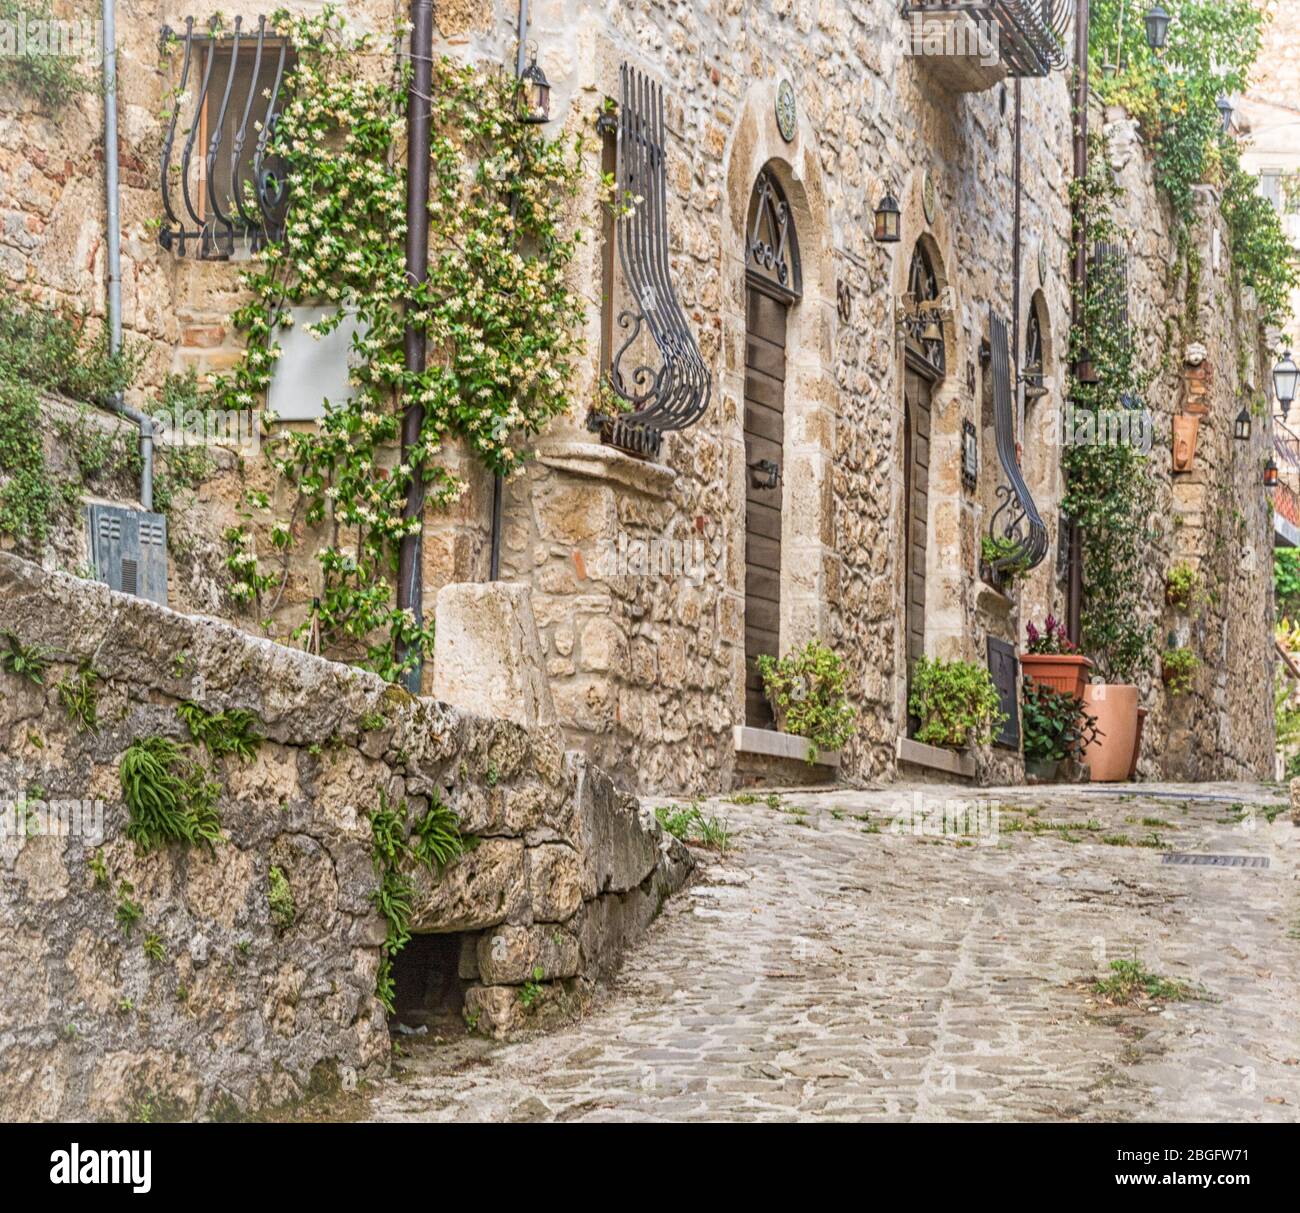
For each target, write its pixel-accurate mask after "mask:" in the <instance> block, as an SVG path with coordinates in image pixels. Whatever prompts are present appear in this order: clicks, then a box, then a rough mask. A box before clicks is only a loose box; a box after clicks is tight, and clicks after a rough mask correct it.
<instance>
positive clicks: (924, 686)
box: [907, 657, 1003, 750]
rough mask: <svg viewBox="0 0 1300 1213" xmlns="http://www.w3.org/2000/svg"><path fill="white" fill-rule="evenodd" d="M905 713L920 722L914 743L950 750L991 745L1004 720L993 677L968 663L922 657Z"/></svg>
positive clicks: (917, 667)
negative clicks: (908, 713)
mask: <svg viewBox="0 0 1300 1213" xmlns="http://www.w3.org/2000/svg"><path fill="white" fill-rule="evenodd" d="M907 709H908V711H909V712H911V713H912V715H913V716H915V717H916V718H917V719H918V720H919V721H920V722H921V727H920V728H919V729H918V730H917V733H916V740H917V741H920V742H924V743H925V744H926V745H934V746H942V747H943V748H945V749H949V750H963V749H965V748H966V747H967V746H968V745H970V744H971V742H972V741H974V742H979V743H985V742H988V741H991V740H992V739H993V730H994V729H996V728H997V727H998V726H999V725H1000V724H1001V723H1002V720H1003V713H1002V705H1001V703H1000V702H999V700H998V692H997V688H996V687H994V685H993V678H992V676H991V675H990V674H989V672H988V670H987V669H985V668H984V667H983V666H982V665H976V664H975V663H974V662H970V661H931V660H930V659H929V658H927V657H922V658H921V660H920V661H918V662H917V663H916V669H915V670H914V671H913V673H912V693H911V695H909V696H908V700H907Z"/></svg>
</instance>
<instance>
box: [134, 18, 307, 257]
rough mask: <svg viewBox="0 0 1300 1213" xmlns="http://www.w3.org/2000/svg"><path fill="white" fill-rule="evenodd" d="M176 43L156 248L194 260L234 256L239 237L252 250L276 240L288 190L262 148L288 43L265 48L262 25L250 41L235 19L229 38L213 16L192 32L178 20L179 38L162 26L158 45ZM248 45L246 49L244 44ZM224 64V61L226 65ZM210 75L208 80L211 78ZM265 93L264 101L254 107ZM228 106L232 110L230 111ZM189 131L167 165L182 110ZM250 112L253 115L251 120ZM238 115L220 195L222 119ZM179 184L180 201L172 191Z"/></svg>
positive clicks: (271, 128) (276, 104) (276, 105)
mask: <svg viewBox="0 0 1300 1213" xmlns="http://www.w3.org/2000/svg"><path fill="white" fill-rule="evenodd" d="M173 38H175V39H177V40H179V41H180V42H181V43H182V45H183V47H184V57H183V58H182V60H181V76H180V83H179V85H178V87H177V90H176V102H175V104H174V105H173V106H172V112H171V118H170V119H169V120H168V123H167V133H166V135H165V137H164V138H163V146H162V159H161V171H160V174H159V185H160V188H161V191H162V204H163V214H164V216H165V220H166V221H165V223H164V224H163V227H162V230H161V231H160V232H159V234H158V243H159V244H161V245H162V247H163V248H165V249H171V250H174V251H175V252H176V253H177V255H178V256H181V257H184V256H185V255H186V252H187V251H188V248H190V247H192V248H194V250H195V251H196V253H197V255H198V256H199V257H203V258H213V259H217V258H225V257H229V256H231V255H232V254H233V253H234V251H235V244H236V241H237V240H246V241H247V242H248V244H249V248H250V250H252V251H255V250H257V249H258V248H260V247H262V245H264V244H265V243H266V242H267V241H268V240H272V239H275V238H277V237H278V236H279V234H280V232H281V231H282V230H283V225H284V210H285V202H286V200H287V190H286V185H285V181H284V174H283V173H282V172H280V171H278V168H279V166H278V165H277V164H275V163H273V160H274V158H268V156H267V144H268V141H269V140H270V138H271V134H272V132H273V131H274V129H275V122H276V118H277V116H278V114H279V101H280V88H281V85H282V84H283V82H284V72H285V66H286V64H287V61H288V54H289V46H288V42H287V41H285V40H283V39H281V40H280V41H279V44H278V46H274V47H268V32H267V22H266V18H265V17H259V18H258V19H257V33H256V36H255V37H253V36H252V35H245V33H244V29H243V18H242V17H236V18H235V22H234V28H233V30H232V31H231V33H230V34H229V35H227V34H224V33H223V32H222V31H221V29H220V23H219V20H218V18H216V17H214V18H213V19H212V21H211V22H210V23H209V25H208V28H207V30H206V31H200V32H195V29H194V18H193V17H187V18H186V20H185V30H184V33H179V32H177V31H175V30H172V29H171V28H170V27H169V26H164V27H163V30H162V41H163V43H164V45H165V44H166V43H168V42H169V41H170V40H171V39H173ZM250 45H251V46H252V50H251V52H250V51H249V49H248V48H249V46H250ZM241 54H244V55H245V56H246V58H247V57H248V56H250V55H251V58H252V70H251V73H250V74H249V76H248V81H247V85H246V87H245V89H244V93H243V97H242V99H241V98H240V97H239V96H238V93H239V89H238V87H237V83H236V82H237V79H238V77H239V75H240V69H241V67H243V66H245V62H246V59H245V60H241V58H240V56H241ZM196 55H201V56H202V67H201V69H200V68H199V67H197V66H196ZM272 55H274V56H275V67H274V75H273V77H272V78H271V80H270V83H269V84H268V83H267V82H266V69H264V66H263V65H264V63H266V64H267V65H268V66H269V63H270V61H271V56H272ZM227 60H228V61H227ZM199 71H201V73H202V74H201V77H200V79H199V87H198V92H197V93H196V94H195V97H194V103H193V108H192V109H190V108H189V107H187V106H186V105H185V98H186V96H187V89H188V88H189V86H190V78H191V75H192V74H194V73H196V72H199ZM214 77H215V79H214ZM263 91H265V93H266V94H267V95H266V104H265V106H264V107H263V106H259V105H258V101H259V99H260V95H261V93H262V92H263ZM232 103H234V105H235V107H236V108H234V109H232ZM183 109H185V110H186V114H185V117H186V118H187V119H188V126H186V127H184V128H183V129H184V132H185V142H184V145H183V146H182V148H181V154H180V160H179V163H176V164H174V163H173V157H174V153H175V146H176V132H177V129H178V127H180V123H181V118H182V110H183ZM255 112H258V113H259V114H260V116H259V117H257V118H256V119H255V118H254V114H255ZM231 113H237V114H239V115H240V120H239V126H238V128H237V129H236V130H234V132H233V134H232V135H231V138H230V153H229V157H228V159H227V160H226V161H225V166H226V167H227V168H228V169H229V182H228V184H229V193H228V194H226V195H225V196H224V197H223V196H222V193H221V190H220V189H219V186H218V180H217V177H218V174H217V166H218V163H219V161H220V160H221V155H222V145H223V144H224V143H225V142H226V135H227V122H226V118H227V115H228V114H231ZM252 121H255V122H256V125H257V128H258V136H257V140H256V143H255V144H254V146H253V148H252V150H251V154H250V151H249V149H248V147H247V144H248V131H249V123H250V122H252ZM205 124H206V126H207V129H208V132H209V137H208V141H207V147H206V148H203V149H200V156H201V160H200V162H199V163H196V162H195V159H194V154H195V149H196V147H197V146H198V142H199V137H200V132H201V131H202V130H203V128H204V126H205ZM200 166H201V168H202V180H203V189H202V191H201V192H199V193H198V195H197V197H196V196H195V195H196V191H195V188H194V187H195V186H196V185H197V184H198V182H197V178H198V176H199V172H198V169H199V167H200ZM177 181H178V182H179V190H178V191H177V192H178V193H179V203H180V207H179V208H178V207H177V199H176V196H175V193H174V191H176V190H177V184H176V183H177Z"/></svg>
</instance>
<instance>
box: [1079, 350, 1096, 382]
mask: <svg viewBox="0 0 1300 1213" xmlns="http://www.w3.org/2000/svg"><path fill="white" fill-rule="evenodd" d="M1074 377H1075V378H1076V379H1077V380H1078V381H1079V382H1080V383H1100V382H1101V377H1100V376H1099V375H1098V374H1097V367H1096V365H1095V364H1094V363H1093V361H1092V353H1091V351H1089V350H1084V351H1083V353H1081V354H1080V355H1079V361H1078V362H1076V363H1075V364H1074Z"/></svg>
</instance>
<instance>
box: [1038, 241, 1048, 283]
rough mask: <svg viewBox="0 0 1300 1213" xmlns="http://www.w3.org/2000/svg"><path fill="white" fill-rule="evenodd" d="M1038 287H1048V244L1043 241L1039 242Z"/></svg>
mask: <svg viewBox="0 0 1300 1213" xmlns="http://www.w3.org/2000/svg"><path fill="white" fill-rule="evenodd" d="M1038 285H1039V286H1046V285H1047V244H1046V243H1045V242H1044V241H1042V240H1040V241H1039V242H1038Z"/></svg>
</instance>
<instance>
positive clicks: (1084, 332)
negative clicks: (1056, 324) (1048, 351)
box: [1062, 135, 1154, 682]
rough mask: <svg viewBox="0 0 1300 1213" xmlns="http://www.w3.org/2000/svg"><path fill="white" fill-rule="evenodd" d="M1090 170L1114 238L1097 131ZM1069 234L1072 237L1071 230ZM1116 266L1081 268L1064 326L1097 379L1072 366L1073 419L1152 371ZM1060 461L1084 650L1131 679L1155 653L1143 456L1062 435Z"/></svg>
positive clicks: (1130, 401) (1091, 230)
mask: <svg viewBox="0 0 1300 1213" xmlns="http://www.w3.org/2000/svg"><path fill="white" fill-rule="evenodd" d="M1091 142H1092V146H1091V147H1090V148H1089V154H1088V175H1087V177H1086V178H1084V180H1082V181H1077V182H1074V183H1073V184H1072V186H1071V191H1072V196H1073V199H1074V201H1075V203H1076V205H1077V207H1078V213H1079V214H1081V216H1082V217H1083V219H1084V221H1085V224H1086V232H1087V239H1088V240H1089V241H1090V242H1091V241H1098V242H1112V243H1116V244H1118V243H1119V241H1120V237H1121V233H1120V231H1119V229H1118V228H1117V226H1116V224H1115V221H1114V219H1113V217H1112V212H1111V206H1112V204H1113V203H1114V202H1115V200H1116V199H1117V198H1118V195H1119V191H1118V189H1117V187H1116V184H1115V182H1114V179H1113V178H1112V176H1111V170H1110V162H1109V160H1108V158H1107V156H1106V154H1105V147H1104V145H1103V142H1102V140H1101V138H1100V136H1097V135H1093V136H1092V137H1091ZM1075 239H1076V241H1077V240H1078V239H1079V234H1078V233H1077V232H1076V234H1075ZM1120 273H1121V269H1120V266H1118V265H1116V264H1115V263H1113V262H1109V261H1102V262H1100V263H1095V264H1094V265H1093V266H1092V267H1091V268H1090V270H1089V273H1088V286H1087V291H1086V292H1085V294H1084V297H1083V299H1082V300H1081V307H1080V313H1079V323H1078V324H1076V325H1074V326H1073V327H1072V328H1071V330H1070V364H1071V367H1072V368H1073V367H1074V366H1075V365H1077V363H1078V361H1079V359H1080V358H1081V357H1082V355H1083V354H1084V353H1085V352H1087V354H1088V355H1089V357H1090V358H1091V359H1092V361H1093V363H1094V365H1095V366H1096V367H1097V368H1098V370H1099V381H1098V382H1097V383H1082V382H1080V381H1079V380H1078V378H1077V376H1075V375H1074V373H1073V369H1072V371H1071V381H1070V400H1071V402H1072V404H1073V408H1074V412H1075V415H1076V417H1079V416H1083V415H1091V417H1092V418H1093V421H1094V425H1095V427H1096V428H1095V430H1094V433H1096V434H1101V433H1103V432H1105V431H1104V429H1103V427H1102V426H1100V425H1098V424H1097V419H1098V416H1099V414H1104V413H1109V414H1111V415H1112V416H1115V415H1118V416H1122V415H1123V412H1124V411H1125V410H1127V409H1129V408H1130V407H1132V406H1133V405H1135V404H1137V403H1138V402H1140V401H1141V400H1142V399H1143V395H1144V393H1145V391H1146V389H1147V388H1148V387H1149V386H1150V383H1151V380H1152V378H1153V375H1154V372H1153V371H1151V370H1148V369H1144V368H1142V367H1141V366H1139V364H1138V360H1137V358H1138V351H1137V348H1136V343H1135V342H1134V341H1133V339H1132V335H1131V333H1130V331H1129V329H1128V327H1127V325H1126V324H1125V323H1124V318H1123V300H1124V297H1125V290H1124V284H1123V282H1122V279H1121V278H1120ZM1062 463H1063V466H1064V468H1065V475H1066V494H1065V498H1064V500H1063V501H1062V508H1063V509H1064V510H1065V512H1066V513H1067V514H1068V515H1069V516H1070V517H1071V518H1072V519H1074V520H1075V521H1076V522H1077V523H1078V524H1079V526H1080V528H1081V534H1082V544H1083V574H1084V575H1083V605H1082V613H1081V620H1080V622H1081V625H1082V628H1081V630H1082V641H1083V649H1084V650H1085V652H1087V653H1088V655H1089V656H1090V657H1091V658H1092V659H1093V661H1094V662H1095V663H1096V664H1097V666H1098V668H1099V670H1100V672H1101V673H1102V674H1103V675H1104V676H1105V677H1106V678H1107V679H1108V680H1109V681H1112V682H1131V681H1132V680H1133V679H1134V678H1135V677H1136V675H1137V674H1138V673H1139V672H1140V671H1141V670H1143V669H1145V668H1146V667H1147V666H1148V665H1149V663H1150V660H1151V656H1152V652H1153V647H1152V645H1153V638H1154V628H1153V625H1152V624H1150V623H1143V622H1142V615H1143V612H1144V608H1145V604H1146V602H1147V594H1146V591H1145V587H1144V584H1143V578H1144V573H1145V553H1146V551H1147V549H1148V544H1149V542H1150V541H1151V539H1152V538H1153V536H1152V535H1151V533H1150V527H1149V517H1150V513H1151V508H1152V502H1153V499H1154V486H1153V482H1152V480H1151V473H1150V467H1149V465H1148V460H1147V456H1146V455H1144V454H1143V453H1142V452H1141V451H1139V450H1138V449H1136V448H1135V447H1134V446H1132V445H1130V444H1129V443H1128V442H1123V441H1121V442H1115V443H1109V442H1087V443H1083V442H1080V443H1075V442H1072V441H1070V436H1068V435H1067V438H1066V442H1065V445H1064V454H1063V456H1062Z"/></svg>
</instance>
